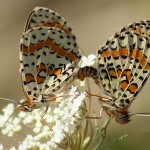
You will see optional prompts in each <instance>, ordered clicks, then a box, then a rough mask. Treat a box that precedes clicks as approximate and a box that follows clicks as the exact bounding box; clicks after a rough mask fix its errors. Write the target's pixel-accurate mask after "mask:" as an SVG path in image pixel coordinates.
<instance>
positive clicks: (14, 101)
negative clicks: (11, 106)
mask: <svg viewBox="0 0 150 150" xmlns="http://www.w3.org/2000/svg"><path fill="white" fill-rule="evenodd" d="M0 99H1V100H5V101H9V102H13V103H18V104H20V103H19V102H18V101H16V100H13V99H8V98H3V97H0Z"/></svg>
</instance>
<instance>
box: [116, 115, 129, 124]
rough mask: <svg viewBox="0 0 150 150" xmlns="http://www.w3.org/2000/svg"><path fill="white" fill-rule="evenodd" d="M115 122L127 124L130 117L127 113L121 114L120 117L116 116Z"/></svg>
mask: <svg viewBox="0 0 150 150" xmlns="http://www.w3.org/2000/svg"><path fill="white" fill-rule="evenodd" d="M116 121H117V122H118V123H120V124H127V123H129V122H130V121H131V120H130V116H129V115H128V113H126V114H121V115H118V116H116Z"/></svg>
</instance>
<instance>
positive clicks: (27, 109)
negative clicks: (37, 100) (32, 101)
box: [23, 106, 31, 111]
mask: <svg viewBox="0 0 150 150" xmlns="http://www.w3.org/2000/svg"><path fill="white" fill-rule="evenodd" d="M23 111H31V109H30V108H29V107H27V106H23Z"/></svg>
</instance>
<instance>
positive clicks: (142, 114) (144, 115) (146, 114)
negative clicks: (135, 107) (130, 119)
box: [129, 113, 150, 117]
mask: <svg viewBox="0 0 150 150" xmlns="http://www.w3.org/2000/svg"><path fill="white" fill-rule="evenodd" d="M129 116H138V117H150V113H136V114H131V115H129Z"/></svg>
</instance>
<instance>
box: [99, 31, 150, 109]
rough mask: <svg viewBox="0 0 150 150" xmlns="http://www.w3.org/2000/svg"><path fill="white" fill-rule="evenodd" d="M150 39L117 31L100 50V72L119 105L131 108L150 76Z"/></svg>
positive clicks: (128, 32) (110, 93) (107, 90)
mask: <svg viewBox="0 0 150 150" xmlns="http://www.w3.org/2000/svg"><path fill="white" fill-rule="evenodd" d="M149 44H150V41H149V39H148V38H147V37H146V36H145V35H139V34H137V33H133V32H130V31H128V30H127V31H124V32H123V31H122V32H118V33H116V34H115V35H114V36H113V37H112V38H110V39H109V40H108V41H107V42H106V44H104V45H103V46H102V47H100V48H99V49H98V51H97V57H98V60H97V61H98V72H99V77H100V79H101V83H102V85H103V87H104V89H105V91H106V92H107V93H108V94H109V95H111V97H112V99H114V100H115V99H116V100H115V104H116V106H117V107H120V108H124V107H129V105H130V103H131V102H132V101H133V99H134V98H135V96H136V95H137V93H138V92H139V91H140V90H141V88H142V87H143V83H144V81H146V79H147V78H148V76H149V69H150V65H149V61H150V60H149V59H150V58H149V57H150V47H149Z"/></svg>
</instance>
